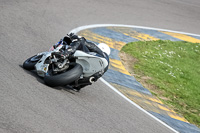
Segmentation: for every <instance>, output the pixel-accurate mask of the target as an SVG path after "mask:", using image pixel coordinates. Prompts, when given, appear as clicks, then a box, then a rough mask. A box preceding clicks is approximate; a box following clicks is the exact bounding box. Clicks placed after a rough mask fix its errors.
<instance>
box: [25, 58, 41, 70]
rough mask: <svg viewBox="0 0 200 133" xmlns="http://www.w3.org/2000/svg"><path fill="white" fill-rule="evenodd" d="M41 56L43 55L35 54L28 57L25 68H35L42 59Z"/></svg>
mask: <svg viewBox="0 0 200 133" xmlns="http://www.w3.org/2000/svg"><path fill="white" fill-rule="evenodd" d="M41 57H42V56H41V55H40V56H37V55H34V56H32V57H30V58H28V59H27V60H26V61H24V63H23V68H24V69H26V70H33V69H35V64H36V63H37V62H38V61H39V60H40V59H41ZM33 58H35V59H34V61H32V60H31V59H33Z"/></svg>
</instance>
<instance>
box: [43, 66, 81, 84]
mask: <svg viewBox="0 0 200 133" xmlns="http://www.w3.org/2000/svg"><path fill="white" fill-rule="evenodd" d="M70 67H71V69H69V70H67V71H66V72H63V73H60V74H56V75H53V74H51V72H49V73H48V74H46V76H45V77H44V82H45V84H46V85H48V86H51V87H56V86H65V85H68V84H70V83H72V82H73V81H75V80H77V79H79V78H80V76H81V74H82V73H83V68H82V66H81V65H79V64H76V63H75V64H74V65H72V66H70Z"/></svg>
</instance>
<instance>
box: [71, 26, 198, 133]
mask: <svg viewBox="0 0 200 133" xmlns="http://www.w3.org/2000/svg"><path fill="white" fill-rule="evenodd" d="M109 26H115V27H130V28H143V29H150V30H158V31H168V32H174V33H180V34H185V35H191V36H198V37H200V35H197V34H191V33H186V32H179V31H173V30H166V29H159V28H151V27H143V26H134V25H122V24H119V25H118V24H95V25H86V26H81V27H78V28H75V29H73V30H71V31H70V32H69V33H75V34H76V33H78V32H79V31H81V30H85V29H90V28H97V27H109ZM100 80H101V81H102V82H103V83H105V84H106V85H107V86H108V87H110V88H111V89H112V90H113V91H115V92H116V93H118V94H119V95H120V96H122V97H123V98H124V99H126V100H127V101H128V102H129V103H131V104H132V105H134V106H135V107H137V108H138V109H139V110H141V111H142V112H144V113H145V114H147V115H149V116H150V117H152V118H153V119H155V120H156V121H158V122H160V123H161V124H163V125H164V126H166V127H167V128H169V129H170V130H172V131H174V132H175V133H178V131H176V130H175V129H173V128H172V127H170V126H169V125H167V124H166V123H164V122H163V121H161V120H160V119H158V118H157V117H155V116H153V115H152V114H150V113H149V112H147V111H146V110H144V109H143V108H141V107H140V106H139V105H137V104H136V103H134V102H133V101H131V100H130V99H128V98H127V97H126V96H124V95H123V94H122V93H121V92H119V91H118V90H117V89H115V88H114V87H113V86H111V85H110V84H109V83H108V82H107V81H105V80H104V79H103V78H100Z"/></svg>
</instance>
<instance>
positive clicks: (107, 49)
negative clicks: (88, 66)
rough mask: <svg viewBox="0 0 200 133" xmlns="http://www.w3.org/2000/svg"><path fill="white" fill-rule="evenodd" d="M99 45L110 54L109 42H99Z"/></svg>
mask: <svg viewBox="0 0 200 133" xmlns="http://www.w3.org/2000/svg"><path fill="white" fill-rule="evenodd" d="M98 47H99V48H100V49H101V50H102V51H103V52H105V53H106V54H107V55H110V48H109V46H108V45H107V44H105V43H99V44H98Z"/></svg>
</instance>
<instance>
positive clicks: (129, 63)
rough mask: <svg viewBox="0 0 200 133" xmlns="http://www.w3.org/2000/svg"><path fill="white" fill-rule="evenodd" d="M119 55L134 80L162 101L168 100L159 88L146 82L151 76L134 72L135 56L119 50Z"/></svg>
mask: <svg viewBox="0 0 200 133" xmlns="http://www.w3.org/2000/svg"><path fill="white" fill-rule="evenodd" d="M119 56H120V59H121V61H122V64H123V65H124V67H125V68H126V70H127V71H128V72H129V73H130V74H131V76H134V77H135V78H136V80H137V81H138V82H140V83H141V84H142V85H143V86H144V88H146V89H148V90H150V91H151V92H152V93H153V94H154V95H156V96H159V98H160V99H162V100H164V101H167V100H170V99H168V98H166V97H163V94H164V92H163V91H162V90H161V89H159V88H158V87H157V86H155V85H153V84H150V83H149V82H148V81H149V80H151V79H152V78H151V77H148V76H145V75H144V74H142V73H140V74H136V73H135V72H134V68H133V66H134V64H135V63H136V62H137V61H138V60H137V59H136V58H133V57H132V56H131V55H129V54H126V53H125V52H120V53H119Z"/></svg>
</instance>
